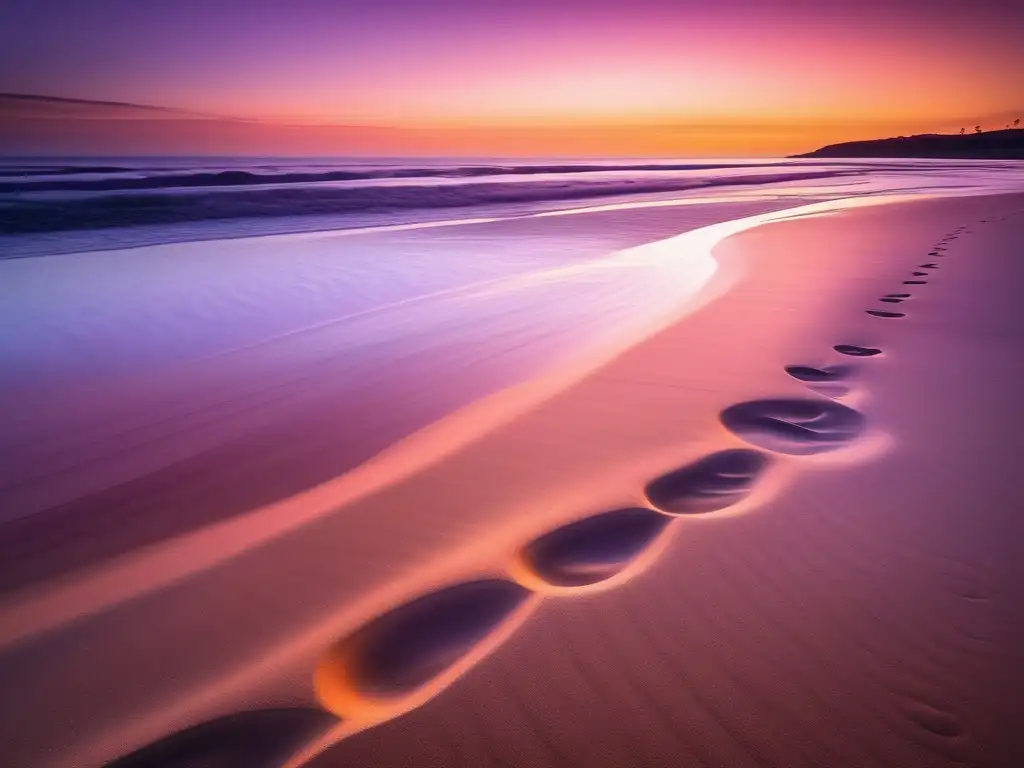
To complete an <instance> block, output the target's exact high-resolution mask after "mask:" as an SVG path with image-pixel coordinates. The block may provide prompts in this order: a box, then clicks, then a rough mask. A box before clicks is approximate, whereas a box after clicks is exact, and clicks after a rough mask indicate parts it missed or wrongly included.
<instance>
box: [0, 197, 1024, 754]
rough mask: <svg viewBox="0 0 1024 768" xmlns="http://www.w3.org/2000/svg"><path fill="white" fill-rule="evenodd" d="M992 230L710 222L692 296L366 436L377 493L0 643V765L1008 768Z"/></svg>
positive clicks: (1009, 471) (1014, 578)
mask: <svg viewBox="0 0 1024 768" xmlns="http://www.w3.org/2000/svg"><path fill="white" fill-rule="evenodd" d="M1022 227H1024V196H1021V195H1003V196H992V197H966V198H955V199H937V200H926V201H917V202H903V203H898V204H897V203H890V204H886V205H878V206H871V207H863V208H856V209H852V210H850V211H846V212H843V213H839V214H832V215H828V216H821V217H810V218H808V217H802V218H798V219H794V220H792V221H786V222H782V223H778V224H772V225H769V226H764V227H759V228H757V229H754V230H751V231H749V232H746V233H744V234H741V235H739V236H737V237H734V238H730V239H728V240H726V241H725V242H724V243H723V244H722V245H720V246H719V247H718V248H717V249H716V251H715V256H716V258H717V259H718V260H719V262H720V270H719V273H718V274H717V276H716V278H715V280H716V284H714V285H712V287H711V289H710V292H709V295H710V296H714V297H715V298H714V299H713V300H710V301H708V302H707V303H706V304H705V305H703V306H701V307H700V308H699V309H697V310H696V311H695V312H693V313H692V314H690V315H688V316H687V317H685V318H684V319H682V320H681V321H680V322H678V323H676V324H674V325H673V326H671V327H669V328H666V329H665V330H663V331H661V332H659V333H657V334H656V335H654V336H653V337H651V338H649V339H647V340H645V341H644V342H642V343H641V344H639V345H637V346H635V347H633V348H631V349H630V350H628V351H626V352H625V353H623V354H621V355H620V356H618V357H617V358H615V359H614V360H612V361H611V362H609V363H607V364H606V365H604V366H602V367H601V368H600V369H598V370H597V371H595V372H593V373H591V374H589V375H587V376H586V377H585V378H583V379H582V380H580V381H577V382H575V383H573V384H571V385H570V386H568V387H566V388H565V389H563V390H562V391H560V392H558V393H557V394H555V395H554V396H551V397H549V398H548V399H546V400H544V401H543V402H542V403H540V404H537V405H532V406H531V407H529V408H528V409H527V410H526V411H525V412H523V413H518V414H517V415H516V416H515V417H514V418H510V419H506V420H501V419H496V420H495V421H494V422H493V428H491V429H490V430H489V431H487V432H486V434H484V435H483V436H482V437H475V438H474V439H472V440H469V441H468V442H467V441H460V440H459V439H458V438H459V435H460V434H461V432H460V430H462V429H464V425H465V423H466V422H467V421H468V422H473V421H475V420H479V419H485V420H489V419H491V418H492V416H493V414H494V413H506V412H509V413H511V412H513V411H512V410H509V409H508V408H507V401H508V400H509V399H510V398H512V399H515V398H517V397H523V392H522V388H519V389H514V390H510V391H506V392H503V393H500V394H499V395H496V396H494V397H492V398H489V399H488V400H485V401H483V402H480V403H477V404H475V405H473V406H471V407H469V408H467V409H465V410H464V411H463V412H461V413H458V414H456V415H455V416H454V417H452V418H450V419H448V420H446V421H444V422H442V423H440V424H437V425H434V427H431V428H428V429H427V430H425V431H424V432H423V433H420V434H417V435H414V436H413V437H412V438H410V439H409V440H408V441H406V442H404V443H400V444H399V445H397V446H395V448H394V449H393V450H394V451H396V452H402V451H405V452H407V453H409V454H415V455H418V456H422V455H423V454H424V453H426V454H427V455H428V456H429V457H430V461H429V462H420V463H419V464H418V465H417V469H416V471H414V472H411V473H409V474H407V475H406V476H404V477H399V478H398V479H396V480H395V481H394V482H393V483H391V484H390V485H388V486H387V487H385V488H383V489H380V490H376V491H375V492H373V493H372V494H369V495H364V496H359V495H358V494H356V495H355V496H354V498H353V500H352V501H350V502H349V503H345V504H342V505H340V506H339V508H337V509H336V510H335V511H334V512H332V513H331V514H329V515H320V516H318V517H315V518H312V519H310V520H309V521H307V522H306V523H305V524H303V525H301V526H298V527H296V528H294V529H292V530H290V531H289V532H287V533H284V534H283V535H280V536H278V537H276V538H273V539H271V540H269V541H268V542H266V543H264V544H262V545H261V546H259V547H256V548H253V549H251V550H247V551H244V552H241V553H239V554H238V555H237V556H235V557H232V558H230V559H228V560H226V561H223V562H221V563H220V564H218V565H216V566H215V567H212V568H210V569H208V570H205V571H202V572H200V573H197V574H194V575H193V576H191V577H190V578H188V579H185V580H182V581H178V582H175V583H171V584H168V585H166V586H165V587H164V588H162V589H160V590H157V591H155V592H150V593H148V594H143V595H140V596H138V597H136V598H135V599H134V600H130V601H125V602H122V603H118V604H114V605H111V606H109V607H108V608H107V609H106V610H104V611H101V612H99V613H97V614H95V615H91V616H88V617H82V618H80V619H79V620H77V621H71V622H68V623H66V624H63V625H61V626H58V627H55V628H52V629H50V630H49V631H45V632H43V631H41V632H38V633H35V634H31V636H26V637H24V638H22V639H21V640H20V641H19V642H16V643H13V644H10V645H8V646H7V647H6V648H4V649H3V654H2V656H0V676H2V679H3V685H4V690H5V691H15V692H17V699H18V700H17V702H16V706H13V707H12V706H8V707H6V708H5V709H7V710H9V714H7V715H6V716H5V718H4V722H3V724H2V725H0V734H2V739H3V743H4V744H5V745H7V746H6V751H7V754H8V760H9V761H10V764H11V765H13V766H23V765H24V766H36V765H45V766H53V767H54V768H65V767H67V768H71V767H72V766H90V765H101V764H104V763H105V762H107V761H110V760H112V759H113V758H115V757H117V756H119V755H122V754H125V753H128V752H131V751H132V750H135V749H138V748H140V747H143V746H145V745H146V744H148V743H150V742H152V741H155V740H157V739H159V738H161V737H163V736H166V735H167V734H171V733H173V732H175V731H178V730H180V729H182V728H186V727H188V726H192V725H196V724H198V723H203V722H206V721H209V720H212V719H215V718H223V717H228V718H229V719H227V720H223V721H221V722H219V723H216V724H214V725H213V726H207V727H206V729H205V730H200V731H199V732H198V733H192V734H191V735H189V736H187V737H185V738H180V737H179V738H177V739H175V738H174V737H172V739H171V741H170V742H168V743H167V745H169V746H167V745H165V747H161V748H160V749H158V750H157V751H155V752H152V751H151V752H149V753H141V754H140V755H139V756H138V758H137V759H134V760H128V761H126V762H124V763H123V764H120V765H124V766H150V765H152V766H157V765H160V766H175V768H178V766H181V768H184V766H185V765H192V763H187V762H185V760H186V758H188V754H187V753H188V750H189V749H198V750H200V751H203V750H210V749H221V750H224V749H228V748H229V747H230V749H235V750H236V751H235V752H230V754H228V753H225V755H227V756H222V760H221V762H220V763H217V764H218V765H230V766H235V765H238V766H239V768H241V766H248V767H249V768H260V766H262V765H268V766H269V765H281V764H284V763H289V764H291V765H298V764H300V763H301V762H303V761H304V760H305V759H306V758H307V757H313V762H312V764H313V765H315V766H318V767H319V768H329V767H331V766H337V767H338V768H341V766H348V765H359V766H382V767H383V766H394V767H396V768H397V767H398V766H433V765H437V766H453V767H454V766H467V767H468V766H516V767H517V768H519V767H520V766H556V765H565V766H570V765H578V766H662V765H664V766H670V765H671V766H683V765H693V766H708V767H711V766H730V767H731V766H777V767H778V768H793V767H794V766H847V765H849V766H945V765H970V766H1004V765H1005V766H1012V765H1017V764H1019V762H1017V761H1016V758H1019V757H1020V756H1022V755H1024V751H1021V744H1020V743H1019V742H1018V743H1014V742H1013V741H1012V739H1014V738H1017V739H1019V738H1020V737H1019V736H1017V735H1015V733H1014V729H1013V728H1012V727H1011V726H1012V725H1013V724H1014V723H1015V722H1016V720H1019V715H1020V714H1021V706H1020V705H1019V704H1018V702H1017V699H1016V696H1017V692H1018V691H1019V690H1020V685H1021V683H1024V679H1022V675H1021V672H1020V671H1021V670H1022V669H1024V663H1022V662H1024V659H1022V658H1021V652H1020V649H1021V647H1024V646H1022V643H1021V640H1022V639H1024V638H1022V636H1021V627H1022V624H1021V621H1020V618H1021V616H1020V612H1021V609H1020V605H1021V604H1022V597H1024V595H1022V590H1024V573H1022V568H1024V566H1022V565H1021V563H1022V562H1024V561H1022V559H1021V558H1020V555H1021V554H1022V553H1021V548H1022V547H1021V544H1020V541H1021V533H1022V526H1024V524H1022V522H1021V518H1020V515H1019V513H1020V512H1021V511H1022V510H1024V488H1022V486H1021V485H1020V483H1019V482H1018V481H1017V479H1016V477H1015V474H1016V471H1017V470H1016V461H1015V460H1016V458H1017V457H1018V456H1021V455H1024V435H1022V433H1021V430H1020V428H1019V424H1018V423H1017V422H1018V417H1019V416H1020V415H1021V407H1020V406H1019V404H1018V398H1019V394H1018V393H1019V390H1020V381H1022V380H1024V360H1022V359H1021V357H1020V355H1019V348H1020V340H1021V338H1022V337H1024V311H1022V308H1021V306H1020V299H1019V286H1020V285H1021V284H1022V278H1024V262H1022V261H1021V259H1020V253H1021V252H1020V239H1019V238H1020V234H1021V231H1022ZM923 265H924V266H923ZM927 265H931V266H927ZM913 272H921V273H923V274H922V275H919V276H913V275H912V273H913ZM908 281H909V284H907V283H908ZM907 293H909V294H910V296H904V295H903V294H907ZM882 298H892V299H899V301H897V302H886V303H883V302H881V301H880V299H882ZM869 311H872V312H875V313H876V314H874V315H872V314H868V312H869ZM878 312H883V313H886V314H882V315H879V314H877V313H878ZM890 313H891V314H894V315H895V314H898V315H899V316H889V314H890ZM836 345H851V346H852V347H854V348H851V349H847V350H846V351H849V352H856V351H857V350H858V349H865V350H881V351H880V353H879V354H874V355H865V356H857V355H849V354H842V353H840V352H837V351H836V350H835V349H834V347H835V346H836ZM794 366H796V368H795V369H792V370H791V371H790V372H787V367H791V368H792V367H794ZM834 398H835V399H834ZM513 410H514V409H513ZM488 423H491V422H490V421H489V422H488ZM460 424H461V425H463V426H460ZM342 480H344V478H343V479H342ZM339 482H340V481H339ZM652 506H657V507H659V508H660V510H661V511H654V510H652V509H651V507H652ZM612 513H614V514H612ZM588 519H590V520H591V522H589V523H587V522H581V521H586V520H588ZM566 526H568V527H566ZM23 607H24V606H22V608H23ZM439 617H440V619H439ZM285 708H288V709H289V710H290V711H287V712H276V713H262V714H258V715H250V716H243V717H239V718H237V719H233V720H232V719H230V716H231V715H233V714H234V713H238V712H245V711H251V710H263V709H285ZM296 708H298V709H296ZM323 708H328V709H331V710H333V711H334V713H335V714H337V715H339V716H340V717H341V718H343V719H342V720H340V721H334V720H333V719H332V718H329V717H325V715H324V714H323ZM268 724H269V725H268ZM1018 730H1019V729H1018ZM257 734H259V738H260V739H261V740H262V741H261V742H260V743H261V745H262V747H263V748H262V749H260V750H259V751H258V754H254V753H253V752H254V751H253V749H252V748H251V745H252V739H256V738H257ZM239 744H241V745H243V746H244V747H245V748H247V749H248V752H244V751H237V750H239V749H242V747H238V745H239ZM174 750H178V752H177V753H176V752H175V751H174ZM175 755H176V757H175ZM289 756H291V760H290V761H289V759H288V758H289ZM172 757H173V758H174V760H177V762H175V761H174V760H172Z"/></svg>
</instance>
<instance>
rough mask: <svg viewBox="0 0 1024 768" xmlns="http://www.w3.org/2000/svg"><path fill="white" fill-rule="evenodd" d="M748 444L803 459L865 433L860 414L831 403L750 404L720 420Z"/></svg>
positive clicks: (726, 412) (731, 409)
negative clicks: (802, 457) (805, 456)
mask: <svg viewBox="0 0 1024 768" xmlns="http://www.w3.org/2000/svg"><path fill="white" fill-rule="evenodd" d="M719 418H720V419H721V421H722V424H724V425H725V426H726V427H727V428H728V429H729V430H731V431H732V432H733V433H734V434H735V435H736V436H738V437H740V438H742V439H744V440H746V441H747V442H748V443H751V444H753V445H757V446H759V447H761V448H767V449H768V450H771V451H777V452H778V453H788V454H793V455H796V456H804V455H808V454H814V453H823V452H825V451H834V450H836V449H837V448H842V447H843V446H844V445H846V444H848V443H850V442H851V441H853V440H855V439H856V438H857V437H859V436H860V434H861V433H862V432H863V431H864V429H865V426H866V423H867V420H866V419H865V418H864V416H863V414H861V413H859V412H858V411H855V410H853V409H852V408H847V407H846V406H845V405H840V404H839V403H835V402H832V401H831V400H798V399H781V398H780V399H777V400H753V401H750V402H746V403H739V404H738V405H733V406H731V407H729V408H726V409H725V410H724V411H722V413H721V416H720V417H719Z"/></svg>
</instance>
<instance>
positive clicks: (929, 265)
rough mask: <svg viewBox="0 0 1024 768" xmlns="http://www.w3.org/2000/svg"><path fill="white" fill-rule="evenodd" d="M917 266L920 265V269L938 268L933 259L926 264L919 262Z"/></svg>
mask: <svg viewBox="0 0 1024 768" xmlns="http://www.w3.org/2000/svg"><path fill="white" fill-rule="evenodd" d="M919 266H920V267H921V269H938V268H939V265H938V264H936V263H935V262H934V261H929V262H928V263H927V264H921V265H919Z"/></svg>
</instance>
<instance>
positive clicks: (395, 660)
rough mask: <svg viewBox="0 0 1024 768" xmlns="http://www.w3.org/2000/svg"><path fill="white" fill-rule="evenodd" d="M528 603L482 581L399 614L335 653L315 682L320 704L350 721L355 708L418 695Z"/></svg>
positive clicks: (497, 582) (502, 585) (514, 591)
mask: <svg viewBox="0 0 1024 768" xmlns="http://www.w3.org/2000/svg"><path fill="white" fill-rule="evenodd" d="M529 595H530V592H529V590H527V589H525V588H524V587H522V586H520V585H519V584H516V583H515V582H512V581H508V580H506V579H483V580H480V581H468V582H464V583H462V584H456V585H454V586H450V587H445V588H443V589H439V590H438V591H436V592H431V593H429V594H426V595H423V596H422V597H419V598H416V599H415V600H412V601H411V602H408V603H406V604H404V605H400V606H398V607H397V608H394V609H393V610H391V611H389V612H388V613H385V614H384V615H382V616H379V617H377V618H376V619H373V620H372V621H370V622H369V623H368V624H366V625H364V626H363V627H361V628H360V629H357V630H356V631H355V632H354V633H353V634H351V635H349V636H348V637H347V638H345V639H343V640H341V641H340V642H339V643H337V644H336V645H335V646H334V647H333V648H331V649H330V650H329V651H328V653H327V655H326V657H325V658H324V659H323V661H321V663H320V665H319V666H318V668H317V670H316V675H315V686H316V690H317V694H318V696H319V697H320V700H321V703H322V704H323V705H324V706H325V707H326V708H327V709H329V710H331V711H333V712H336V713H338V714H340V715H345V714H346V713H347V711H348V710H349V708H351V707H352V705H353V704H355V705H356V706H357V707H358V705H359V704H360V703H379V702H381V701H384V702H388V701H393V700H395V699H398V698H400V697H402V696H405V695H406V694H410V693H412V692H414V691H416V690H417V689H418V688H420V687H422V686H423V685H426V684H427V683H429V682H430V681H431V680H433V679H434V678H436V677H437V676H438V675H440V674H441V673H442V672H444V671H445V670H447V669H448V668H449V667H451V666H452V665H453V664H455V663H456V662H458V661H459V660H460V659H462V658H463V657H464V656H466V654H468V653H469V652H470V651H472V650H473V649H474V648H475V647H476V646H477V645H478V644H479V643H480V642H481V641H483V640H484V639H485V638H486V637H487V636H488V635H490V634H491V633H492V632H493V631H494V630H495V629H497V627H498V626H499V625H500V624H501V623H502V622H503V621H504V620H505V619H507V618H508V617H509V616H510V615H511V614H512V612H513V611H514V610H515V609H516V608H518V607H519V606H520V604H522V603H523V601H524V600H526V598H527V597H528V596H529Z"/></svg>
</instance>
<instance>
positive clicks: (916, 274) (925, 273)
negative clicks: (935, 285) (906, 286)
mask: <svg viewBox="0 0 1024 768" xmlns="http://www.w3.org/2000/svg"><path fill="white" fill-rule="evenodd" d="M910 274H911V275H913V276H914V277H924V276H925V275H927V274H928V273H927V272H911V273H910Z"/></svg>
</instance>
